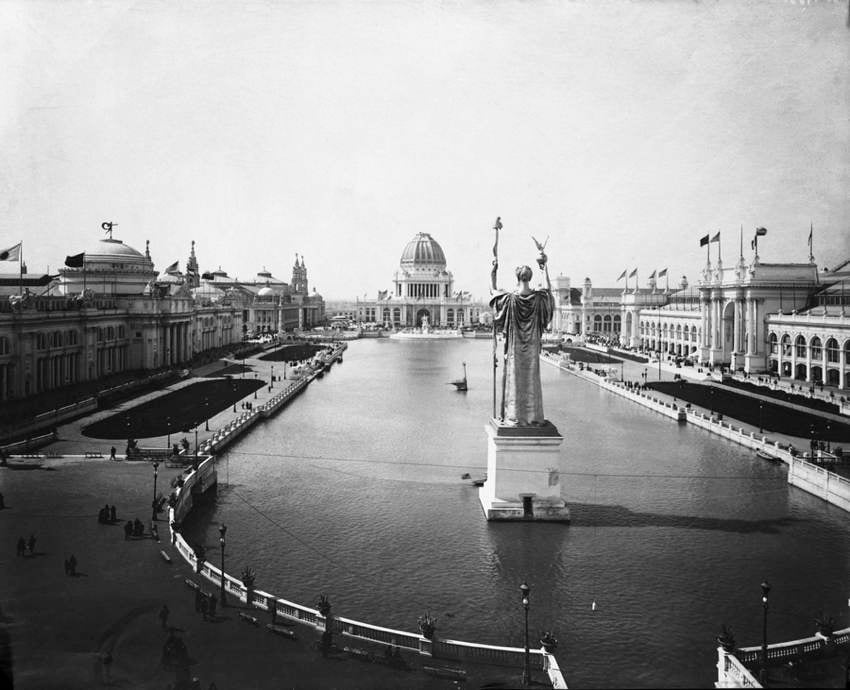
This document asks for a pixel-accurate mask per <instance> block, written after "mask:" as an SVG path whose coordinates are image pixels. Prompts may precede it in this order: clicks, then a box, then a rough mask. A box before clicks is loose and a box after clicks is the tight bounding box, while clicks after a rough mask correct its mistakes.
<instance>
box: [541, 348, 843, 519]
mask: <svg viewBox="0 0 850 690" xmlns="http://www.w3.org/2000/svg"><path fill="white" fill-rule="evenodd" d="M540 358H541V360H542V361H544V362H546V363H548V364H551V365H553V366H556V367H558V368H559V369H563V370H564V371H567V372H569V373H571V374H572V375H574V376H578V377H579V378H582V379H584V380H585V381H590V382H591V383H594V384H596V385H597V386H600V387H601V388H604V389H606V390H609V391H611V392H612V393H614V394H616V395H619V396H621V397H624V398H628V399H629V400H632V401H633V402H636V403H637V404H639V405H643V406H644V407H648V408H649V409H651V410H654V411H655V412H658V413H659V414H662V415H664V416H665V417H668V418H671V419H675V420H676V421H678V422H687V423H688V424H693V425H695V426H698V427H700V428H701V429H705V430H706V431H708V432H709V433H711V434H717V435H718V436H722V437H723V438H725V439H728V440H729V441H732V442H734V443H737V444H739V445H742V446H745V447H747V448H751V449H752V450H755V451H762V452H765V453H767V454H769V455H771V456H773V457H775V458H777V459H779V460H781V461H782V462H784V463H785V464H786V465H788V483H789V484H791V485H793V486H796V487H797V488H799V489H802V490H803V491H807V492H808V493H811V494H814V495H815V496H818V497H820V498H822V499H824V500H825V501H828V502H829V503H831V504H832V505H835V506H838V507H839V508H842V509H844V510H846V511H850V481H848V480H847V479H845V478H844V477H841V476H839V475H837V474H835V473H834V472H830V471H828V470H826V469H825V468H823V467H818V466H817V465H814V464H812V463H810V462H807V461H806V460H804V459H802V458H800V457H797V456H794V455H792V454H791V452H790V451H789V450H788V449H787V448H785V447H783V446H782V445H781V444H780V443H778V442H774V441H771V440H770V439H769V438H768V437H767V436H765V435H764V434H756V433H755V432H752V431H746V430H745V429H744V428H743V427H741V426H738V427H735V426H734V425H732V424H729V423H728V422H724V421H723V420H722V419H721V418H720V417H719V415H707V414H705V413H703V412H698V411H696V410H692V409H688V408H687V407H682V406H680V405H676V404H673V403H669V402H665V401H664V400H661V399H660V398H657V397H655V396H653V395H651V394H648V393H645V392H643V391H642V390H641V389H638V388H628V387H626V386H625V385H624V384H623V382H622V381H617V380H615V379H612V378H611V377H608V376H599V375H598V374H595V373H593V371H592V370H590V369H587V368H584V369H581V368H579V367H577V366H576V365H575V364H574V363H572V362H567V361H564V360H561V359H558V358H557V357H553V356H552V355H550V354H549V353H543V354H541V355H540ZM824 457H825V456H824Z"/></svg>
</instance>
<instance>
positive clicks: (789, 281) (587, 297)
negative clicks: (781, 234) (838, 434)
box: [553, 253, 850, 389]
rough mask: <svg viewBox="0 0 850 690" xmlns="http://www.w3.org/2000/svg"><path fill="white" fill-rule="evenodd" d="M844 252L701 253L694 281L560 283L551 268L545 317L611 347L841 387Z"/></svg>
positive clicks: (847, 273) (849, 329) (847, 301)
mask: <svg viewBox="0 0 850 690" xmlns="http://www.w3.org/2000/svg"><path fill="white" fill-rule="evenodd" d="M848 267H850V261H846V262H844V263H843V264H841V265H839V266H838V267H836V268H834V269H832V270H828V269H822V270H818V267H817V265H816V264H815V263H814V260H813V259H811V260H810V261H809V262H807V263H762V262H761V261H760V259H759V257H758V255H757V254H754V255H753V257H752V258H751V259H750V260H745V258H744V256H743V253H742V255H741V256H740V257H739V259H738V261H737V263H736V264H735V266H733V267H730V268H725V267H723V265H722V263H721V262H720V261H719V260H718V261H717V263H716V264H714V265H712V264H711V263H707V264H706V266H705V268H704V269H703V271H702V275H701V279H700V281H699V283H698V285H697V286H688V283H687V279H686V278H684V277H683V278H682V281H681V282H680V284H679V286H678V288H677V289H673V290H671V289H670V288H669V287H664V288H661V287H660V286H659V285H658V284H657V281H656V280H655V279H650V281H649V283H648V285H647V287H645V288H640V287H638V286H635V288H634V289H633V290H621V289H610V288H609V289H603V290H601V291H600V290H599V289H595V288H593V286H592V285H591V283H590V280H589V279H586V280H585V281H584V285H583V288H582V289H581V290H577V289H574V288H571V287H570V282H569V278H566V277H564V276H559V277H558V278H556V280H555V286H556V317H555V319H554V320H553V325H554V328H555V329H556V330H558V331H559V332H560V333H562V334H564V335H565V336H575V337H583V338H587V337H588V336H596V337H599V338H601V339H604V340H606V341H609V342H612V343H614V344H616V345H619V346H620V347H624V348H629V349H633V350H637V351H642V352H646V353H656V354H661V355H671V356H674V357H682V358H688V359H690V360H691V361H694V362H698V363H702V364H705V365H709V366H719V367H728V368H729V369H732V370H739V371H745V372H748V373H753V374H757V373H769V374H772V375H774V376H778V377H781V378H791V379H794V380H797V381H805V382H806V383H809V384H814V383H823V384H825V385H829V386H835V387H837V388H841V389H845V388H847V387H848V381H850V318H849V317H848V316H850V314H848V313H849V312H850V291H848V290H845V288H850V268H848ZM591 339H592V338H591Z"/></svg>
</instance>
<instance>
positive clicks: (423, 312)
mask: <svg viewBox="0 0 850 690" xmlns="http://www.w3.org/2000/svg"><path fill="white" fill-rule="evenodd" d="M422 319H428V325H429V326H434V325H435V324H434V322H433V321H431V311H430V310H429V309H418V310H417V311H416V321H415V325H416V327H417V328H420V327H421V326H422Z"/></svg>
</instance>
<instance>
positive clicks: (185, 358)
mask: <svg viewBox="0 0 850 690" xmlns="http://www.w3.org/2000/svg"><path fill="white" fill-rule="evenodd" d="M110 235H111V233H110ZM82 257H83V258H82V259H81V265H79V266H76V267H66V268H63V269H60V270H59V279H58V283H57V282H56V281H53V282H51V281H46V282H45V281H42V282H41V284H42V285H46V287H47V289H37V288H36V286H38V285H39V280H40V279H36V278H27V279H26V280H25V281H23V283H25V284H26V286H27V288H26V291H25V292H23V294H22V295H20V296H19V295H18V294H6V295H5V296H0V402H5V401H9V400H14V399H20V398H25V397H28V396H30V395H35V394H38V393H44V392H47V391H52V390H56V389H60V388H63V387H65V386H69V385H73V384H76V383H80V382H85V381H96V380H99V379H101V378H104V377H107V376H110V375H112V374H119V373H122V372H131V371H152V370H158V369H162V368H168V367H180V366H185V365H186V364H187V363H188V362H189V361H191V360H192V359H193V358H194V357H196V356H198V355H199V354H202V353H204V352H209V351H215V350H217V349H219V348H225V347H228V346H232V345H235V344H238V343H240V342H241V341H242V340H243V338H244V335H245V334H246V333H247V332H248V331H249V329H250V330H261V328H260V327H261V325H262V330H263V331H264V332H281V331H286V330H294V329H297V328H299V327H301V328H307V327H309V326H311V325H312V324H314V323H319V322H321V320H323V319H324V303H323V301H322V298H321V296H320V295H318V294H317V293H315V291H314V293H313V294H312V295H309V294H306V290H307V269H306V267H305V266H304V265H303V261H301V262H299V261H298V260H296V265H297V266H296V268H294V269H293V283H295V282H296V280H297V284H298V288H297V289H291V288H290V286H289V285H288V284H286V283H284V282H283V281H278V280H277V279H274V278H273V276H272V275H271V274H270V273H268V272H266V271H265V270H264V271H263V272H261V273H260V274H258V276H257V279H255V280H253V281H250V282H245V283H242V282H239V281H231V280H229V279H227V278H226V273H224V272H222V271H219V272H216V273H215V274H199V270H198V263H197V258H196V256H195V244H194V242H192V248H191V252H190V255H189V259H188V261H187V262H186V272H185V273H181V272H180V271H179V270H178V269H177V265H176V264H172V266H170V267H169V268H168V269H166V271H165V272H163V273H160V274H157V272H156V270H155V268H154V263H153V261H152V259H151V256H150V248H149V247H148V246H146V248H145V251H144V253H142V252H139V251H138V250H136V249H134V248H133V247H131V246H129V245H127V244H124V243H123V242H122V241H121V240H119V239H113V238H112V237H111V236H110V237H109V238H107V239H102V240H99V241H98V242H96V243H94V244H93V246H91V247H89V248H88V250H87V251H86V252H85V253H84V254H83V255H82ZM14 278H15V280H14V281H11V280H10V281H5V283H4V281H3V280H0V285H2V284H11V283H12V282H14V283H17V282H18V276H15V277H14ZM20 289H21V291H23V284H22V285H21V288H20ZM8 292H9V291H8V290H7V293H8ZM17 292H18V290H17V289H16V290H15V293H17Z"/></svg>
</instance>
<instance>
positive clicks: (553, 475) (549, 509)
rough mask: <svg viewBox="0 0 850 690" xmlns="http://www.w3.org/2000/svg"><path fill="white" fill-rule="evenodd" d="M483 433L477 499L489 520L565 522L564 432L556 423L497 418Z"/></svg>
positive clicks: (566, 520)
mask: <svg viewBox="0 0 850 690" xmlns="http://www.w3.org/2000/svg"><path fill="white" fill-rule="evenodd" d="M484 429H485V431H486V432H487V481H486V482H484V486H482V487H481V488H480V489H479V490H478V499H479V500H480V501H481V507H482V508H483V510H484V516H485V517H486V518H487V519H488V520H545V521H553V522H569V521H570V510H569V508H567V504H566V502H565V501H564V499H563V498H561V477H560V471H561V455H560V449H561V444H562V443H563V441H564V439H563V437H562V436H561V435H560V434H559V433H558V430H557V429H556V428H555V425H554V424H552V423H551V422H546V424H545V425H543V426H539V427H512V426H506V425H504V424H501V423H500V422H498V421H496V420H495V419H491V420H490V423H489V424H487V425H486V426H485V427H484Z"/></svg>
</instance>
